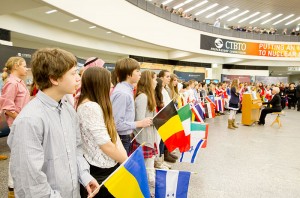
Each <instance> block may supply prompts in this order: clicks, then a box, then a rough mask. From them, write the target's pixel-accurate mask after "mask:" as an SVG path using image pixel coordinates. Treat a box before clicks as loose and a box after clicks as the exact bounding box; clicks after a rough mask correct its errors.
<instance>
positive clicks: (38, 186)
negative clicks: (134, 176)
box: [0, 48, 178, 197]
mask: <svg viewBox="0 0 300 198" xmlns="http://www.w3.org/2000/svg"><path fill="white" fill-rule="evenodd" d="M103 64H104V62H103V61H102V60H101V59H98V58H95V57H93V58H90V59H88V60H87V62H86V64H85V67H84V68H83V70H82V73H81V77H80V76H79V75H78V71H77V62H76V58H75V56H74V55H73V54H71V53H70V52H67V51H65V50H62V49H58V48H45V49H39V50H37V51H36V52H35V53H34V54H33V55H32V59H31V71H32V75H33V79H34V83H35V89H36V91H34V93H35V94H36V95H35V96H34V97H31V98H30V93H29V91H28V89H27V87H26V85H25V83H24V81H23V80H22V78H24V77H26V75H27V66H26V61H25V60H24V59H23V58H21V57H11V58H10V59H9V60H8V61H7V63H6V67H5V70H6V71H7V73H8V74H4V75H7V80H6V81H5V84H4V86H3V89H2V95H1V99H0V106H1V111H2V112H3V113H5V116H6V118H7V123H8V125H9V127H10V134H9V137H8V140H7V143H8V145H9V147H10V149H11V156H10V162H9V182H8V187H9V192H8V193H9V197H14V196H15V195H16V197H49V196H50V197H88V196H89V197H112V195H111V194H110V193H109V191H108V190H107V189H106V188H105V186H103V185H102V186H101V187H100V185H101V184H102V182H103V181H104V180H105V179H106V178H107V177H108V176H109V175H110V174H111V173H113V172H114V171H115V170H116V169H117V168H118V167H119V165H120V164H122V163H123V162H124V161H125V160H126V159H127V158H128V156H129V155H130V154H131V153H132V152H134V150H135V149H136V148H138V147H139V146H140V145H141V144H143V154H144V159H145V165H146V168H147V176H148V180H149V186H150V189H151V193H152V195H154V185H155V168H162V169H169V168H171V166H170V165H169V164H168V163H166V162H165V161H164V160H168V161H169V162H175V161H176V159H178V157H177V156H176V155H174V154H173V153H170V152H168V150H167V149H165V146H164V143H163V142H162V141H161V140H160V138H159V136H158V134H157V131H156V129H155V127H154V126H153V124H152V118H153V117H154V116H155V114H156V113H157V112H158V111H159V110H160V109H162V108H163V107H164V106H165V105H167V104H168V103H169V102H170V101H171V100H172V99H171V98H172V93H173V94H174V93H175V92H174V89H172V88H171V89H170V87H169V86H168V85H169V84H170V81H171V74H170V72H169V71H167V70H162V71H161V72H160V73H159V74H158V75H157V74H156V73H154V72H152V71H150V70H146V71H143V72H140V65H139V63H138V62H137V61H136V60H134V59H131V58H124V59H121V60H119V61H117V63H116V66H115V70H114V72H113V75H111V73H110V72H109V71H108V70H106V69H105V68H103ZM114 81H117V83H116V84H115V85H114V84H113V83H112V82H114ZM174 81H175V83H174ZM176 82H177V79H174V78H173V79H172V84H174V85H175V86H177V84H176ZM167 87H168V88H167ZM171 87H172V86H171ZM142 129H143V131H141V130H142ZM139 132H140V133H139ZM134 136H136V137H135V139H134V140H133V141H132V139H133V137H134ZM164 156H165V157H164ZM79 183H80V185H79ZM124 185H126V184H124Z"/></svg>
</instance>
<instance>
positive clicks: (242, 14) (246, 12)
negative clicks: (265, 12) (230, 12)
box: [227, 10, 249, 21]
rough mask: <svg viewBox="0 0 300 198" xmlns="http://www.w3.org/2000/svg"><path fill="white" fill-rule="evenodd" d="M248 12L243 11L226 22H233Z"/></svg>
mask: <svg viewBox="0 0 300 198" xmlns="http://www.w3.org/2000/svg"><path fill="white" fill-rule="evenodd" d="M248 12H249V10H246V11H244V12H242V13H240V14H238V15H236V16H234V17H231V18H230V19H228V20H227V21H232V20H234V19H236V18H238V17H240V16H242V15H244V14H247V13H248Z"/></svg>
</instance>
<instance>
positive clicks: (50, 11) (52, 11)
mask: <svg viewBox="0 0 300 198" xmlns="http://www.w3.org/2000/svg"><path fill="white" fill-rule="evenodd" d="M54 12H57V10H49V11H47V12H45V13H46V14H52V13H54Z"/></svg>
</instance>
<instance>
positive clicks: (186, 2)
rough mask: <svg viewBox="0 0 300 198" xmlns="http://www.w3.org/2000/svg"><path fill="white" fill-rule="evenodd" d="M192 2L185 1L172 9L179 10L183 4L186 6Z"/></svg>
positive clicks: (190, 0)
mask: <svg viewBox="0 0 300 198" xmlns="http://www.w3.org/2000/svg"><path fill="white" fill-rule="evenodd" d="M192 1H193V0H186V1H185V2H183V3H180V4H178V5H177V6H174V7H173V8H174V9H177V8H180V7H182V6H184V5H185V4H188V3H190V2H192Z"/></svg>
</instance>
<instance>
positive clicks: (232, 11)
mask: <svg viewBox="0 0 300 198" xmlns="http://www.w3.org/2000/svg"><path fill="white" fill-rule="evenodd" d="M238 10H239V9H238V8H235V9H234V10H231V11H230V12H227V13H226V14H223V15H222V16H220V17H218V18H219V19H223V18H224V17H226V16H228V15H230V14H233V13H235V12H236V11H238Z"/></svg>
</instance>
